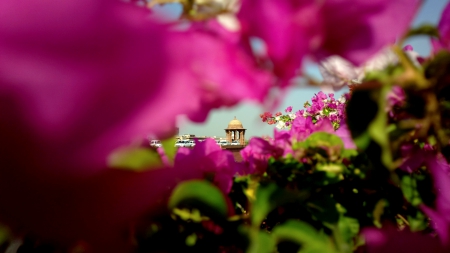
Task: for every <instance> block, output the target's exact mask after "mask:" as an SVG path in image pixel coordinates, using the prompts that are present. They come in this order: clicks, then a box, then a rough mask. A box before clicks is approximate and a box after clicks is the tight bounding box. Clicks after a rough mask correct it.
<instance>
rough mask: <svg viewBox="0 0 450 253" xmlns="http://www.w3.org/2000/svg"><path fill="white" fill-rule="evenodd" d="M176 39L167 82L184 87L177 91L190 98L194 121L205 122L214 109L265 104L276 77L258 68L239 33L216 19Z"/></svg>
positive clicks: (188, 109)
mask: <svg viewBox="0 0 450 253" xmlns="http://www.w3.org/2000/svg"><path fill="white" fill-rule="evenodd" d="M174 36H176V39H173V40H171V41H169V42H168V44H167V46H168V47H170V48H171V52H172V54H171V58H170V63H171V67H170V69H169V71H170V75H169V76H168V80H167V82H169V83H183V84H184V87H179V89H178V90H174V92H176V93H178V94H180V95H182V96H184V97H185V98H186V99H182V101H183V103H182V104H183V105H184V112H183V113H185V114H186V115H187V116H188V117H189V118H190V119H191V120H192V121H195V122H203V121H204V120H205V119H206V117H207V116H208V113H209V111H210V110H211V109H213V108H219V107H222V106H233V105H235V104H237V103H238V102H239V101H242V100H253V101H257V102H263V101H264V99H265V97H266V95H267V93H268V91H269V89H270V88H271V86H272V82H271V80H272V78H271V76H270V75H269V73H267V72H266V71H264V70H261V69H259V68H257V66H256V62H254V59H253V58H251V57H250V56H249V54H248V53H246V51H245V50H243V48H242V47H241V45H240V42H239V37H238V36H236V33H235V32H230V31H228V30H226V29H223V28H221V27H220V26H219V25H217V24H216V23H215V21H214V20H213V21H210V22H204V23H200V24H196V25H193V26H192V27H191V28H190V29H189V30H188V31H183V32H178V33H176V34H174ZM193 45H195V46H193Z"/></svg>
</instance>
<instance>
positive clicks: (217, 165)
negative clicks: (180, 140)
mask: <svg viewBox="0 0 450 253" xmlns="http://www.w3.org/2000/svg"><path fill="white" fill-rule="evenodd" d="M174 167H175V168H180V170H188V171H193V172H196V173H197V172H201V173H202V174H204V175H205V176H206V177H208V174H211V175H212V176H213V183H214V184H215V185H217V187H219V188H220V189H221V190H222V191H223V192H224V193H229V192H230V190H231V186H232V184H233V177H234V176H235V175H236V174H237V173H238V168H240V167H239V165H238V164H237V163H236V162H235V161H234V157H233V154H232V153H231V152H230V151H228V150H222V148H221V147H220V146H219V145H217V143H216V142H215V141H214V139H211V138H208V139H206V140H205V141H203V142H198V143H197V144H196V145H195V147H194V148H193V149H188V148H179V149H178V152H177V154H176V156H175V165H174Z"/></svg>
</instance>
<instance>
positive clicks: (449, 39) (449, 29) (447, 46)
mask: <svg viewBox="0 0 450 253" xmlns="http://www.w3.org/2000/svg"><path fill="white" fill-rule="evenodd" d="M438 29H439V33H440V38H439V39H432V40H431V45H432V47H433V51H434V52H435V53H437V52H438V51H439V50H442V49H444V50H450V3H448V4H447V6H446V7H445V9H444V11H443V12H442V15H441V19H440V21H439V24H438Z"/></svg>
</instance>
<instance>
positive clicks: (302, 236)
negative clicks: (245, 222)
mask: <svg viewBox="0 0 450 253" xmlns="http://www.w3.org/2000/svg"><path fill="white" fill-rule="evenodd" d="M272 235H273V236H274V237H275V238H276V240H277V242H281V241H290V242H294V243H298V244H299V245H301V250H300V252H302V253H307V252H308V253H312V252H323V253H327V252H330V253H331V252H335V251H334V249H333V246H332V243H331V241H330V240H329V238H328V237H327V236H325V235H324V234H322V233H319V232H318V231H317V230H316V229H314V228H313V227H312V226H311V225H309V224H308V223H306V222H303V221H297V220H288V221H287V222H285V223H283V224H281V225H278V226H276V227H275V228H274V229H273V231H272Z"/></svg>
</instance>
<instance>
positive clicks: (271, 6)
mask: <svg viewBox="0 0 450 253" xmlns="http://www.w3.org/2000/svg"><path fill="white" fill-rule="evenodd" d="M419 3H420V0H412V1H411V0H398V1H391V0H376V1H366V0H351V1H341V0H329V1H309V0H283V1H277V0H244V1H243V3H242V7H241V11H240V13H239V14H238V17H239V19H240V21H241V23H242V30H243V33H244V34H246V35H247V36H254V37H258V38H260V39H262V40H263V41H264V42H265V43H266V46H267V51H268V52H267V53H268V56H269V57H270V59H271V60H272V62H273V65H274V73H275V74H276V75H278V76H279V77H281V78H282V79H283V80H288V79H290V78H292V77H293V76H294V74H295V71H296V69H297V68H299V67H300V65H301V61H302V58H303V57H304V56H305V55H308V54H309V55H313V56H314V57H316V58H317V59H318V60H321V59H324V58H325V57H328V56H331V55H339V56H342V57H343V58H345V59H346V60H349V61H350V62H351V63H353V64H356V65H360V64H362V63H364V62H365V61H367V60H368V59H369V58H370V57H372V56H373V55H375V54H376V53H377V52H379V51H380V50H381V49H382V48H383V47H385V46H386V45H388V44H392V43H394V42H395V40H396V39H397V38H399V37H400V36H402V35H403V33H405V32H406V29H407V28H408V27H409V25H410V22H411V20H412V18H413V16H414V14H415V12H416V10H417V8H418V5H419ZM398 13H402V15H398Z"/></svg>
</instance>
